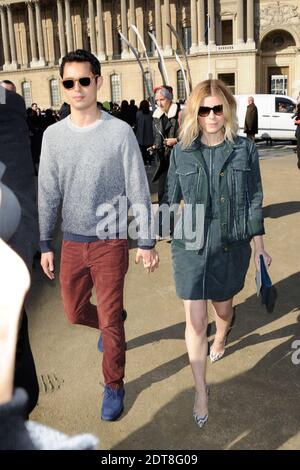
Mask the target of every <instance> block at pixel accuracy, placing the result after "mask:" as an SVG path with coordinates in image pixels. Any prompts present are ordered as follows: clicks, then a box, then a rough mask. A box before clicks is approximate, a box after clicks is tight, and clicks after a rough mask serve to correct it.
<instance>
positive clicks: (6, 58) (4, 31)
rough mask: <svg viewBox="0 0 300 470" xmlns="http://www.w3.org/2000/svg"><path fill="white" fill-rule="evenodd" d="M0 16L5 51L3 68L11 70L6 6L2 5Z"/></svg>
mask: <svg viewBox="0 0 300 470" xmlns="http://www.w3.org/2000/svg"><path fill="white" fill-rule="evenodd" d="M0 16H1V31H2V41H3V52H4V64H3V70H9V68H10V55H9V41H8V34H7V27H6V18H5V10H4V6H3V5H0Z"/></svg>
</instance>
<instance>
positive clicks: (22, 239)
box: [0, 87, 39, 414]
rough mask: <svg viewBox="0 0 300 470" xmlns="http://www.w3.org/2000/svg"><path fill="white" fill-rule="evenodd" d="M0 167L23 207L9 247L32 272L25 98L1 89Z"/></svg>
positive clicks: (33, 388)
mask: <svg viewBox="0 0 300 470" xmlns="http://www.w3.org/2000/svg"><path fill="white" fill-rule="evenodd" d="M0 149H1V153H0V163H2V164H3V165H1V167H2V170H1V171H0V173H1V174H0V177H2V180H1V181H2V183H3V184H5V185H6V186H8V188H9V189H10V190H12V191H13V192H14V194H15V196H16V197H17V199H18V201H19V203H20V206H21V211H22V212H21V220H20V224H19V226H18V229H17V231H16V232H15V233H14V235H13V236H12V237H11V238H10V239H9V240H8V244H9V245H10V246H11V248H13V250H15V251H16V252H17V253H18V254H19V255H20V256H21V258H22V259H23V260H24V261H25V263H26V265H27V268H28V269H29V270H31V267H32V261H33V256H34V253H35V252H36V249H37V242H38V226H37V208H36V197H35V181H34V174H33V165H32V159H31V153H30V142H29V131H28V126H27V122H26V110H25V103H24V100H23V98H22V97H21V96H20V95H18V94H17V93H15V92H13V91H9V90H7V89H4V88H2V87H0ZM27 323H28V322H27V316H26V312H25V310H23V315H22V321H21V325H20V329H19V337H18V344H17V354H16V371H15V383H14V384H15V386H16V387H22V388H25V390H26V391H27V393H28V395H29V406H28V410H27V414H28V413H30V412H31V411H32V410H33V408H34V407H35V405H36V403H37V400H38V394H39V387H38V381H37V376H36V370H35V365H34V360H33V357H32V352H31V348H30V342H29V337H28V325H27Z"/></svg>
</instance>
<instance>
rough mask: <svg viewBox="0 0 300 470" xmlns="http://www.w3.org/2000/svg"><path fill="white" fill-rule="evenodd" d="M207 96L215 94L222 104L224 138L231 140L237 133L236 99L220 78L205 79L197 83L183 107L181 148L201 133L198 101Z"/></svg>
mask: <svg viewBox="0 0 300 470" xmlns="http://www.w3.org/2000/svg"><path fill="white" fill-rule="evenodd" d="M208 96H217V97H218V98H220V100H221V102H222V104H223V115H224V119H225V123H224V137H225V139H228V140H231V141H233V140H234V138H235V137H236V135H237V132H238V121H237V116H236V101H235V98H234V96H233V94H232V93H231V92H230V90H229V89H228V88H227V86H226V85H225V83H223V82H222V81H221V80H205V81H203V82H200V83H198V85H197V86H196V87H195V88H194V90H193V91H192V93H191V94H190V96H189V98H188V101H187V104H186V106H185V108H184V112H183V121H182V125H181V129H180V134H179V138H180V141H181V146H182V148H183V149H185V148H187V147H189V146H190V145H191V144H192V142H193V141H194V140H195V139H197V137H198V136H200V135H201V134H202V129H201V126H200V124H199V121H198V111H199V107H200V103H201V102H202V100H203V99H204V98H207V97H208Z"/></svg>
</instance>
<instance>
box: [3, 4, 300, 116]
mask: <svg viewBox="0 0 300 470" xmlns="http://www.w3.org/2000/svg"><path fill="white" fill-rule="evenodd" d="M167 23H169V24H172V25H173V27H174V28H175V29H176V31H177V33H178V35H179V36H180V38H181V39H182V42H183V44H184V48H185V50H186V53H187V54H188V61H189V66H190V69H191V76H192V83H193V85H195V84H196V83H198V82H199V81H201V80H203V79H205V78H207V77H208V76H211V77H214V78H222V79H223V80H224V81H225V82H226V83H227V84H228V85H229V86H230V87H231V89H232V90H233V92H234V93H237V94H241V93H247V94H253V93H283V94H287V95H290V96H296V95H297V94H298V92H299V90H300V0H283V1H281V2H279V1H276V0H275V1H274V0H177V1H175V0H111V1H107V0H26V1H24V0H0V30H1V31H0V80H3V79H10V80H12V81H13V82H15V84H16V86H17V91H18V92H19V93H20V94H22V95H23V96H24V98H25V101H26V104H27V105H30V104H31V102H37V103H38V104H39V106H40V107H48V106H53V107H55V108H58V107H59V105H60V103H61V102H62V101H63V99H64V97H63V90H62V87H61V84H60V78H59V73H58V66H59V62H60V59H61V57H62V56H64V55H65V54H66V53H67V52H68V51H70V50H74V49H76V48H85V49H88V50H90V51H91V52H93V53H94V54H95V55H96V56H97V57H98V58H99V59H100V61H101V63H102V74H103V76H104V84H103V87H102V89H101V91H100V94H99V99H101V100H103V101H104V100H108V101H110V100H113V101H118V102H120V101H121V100H122V99H131V98H134V99H135V100H136V101H137V102H139V101H140V100H141V99H143V98H144V96H146V92H145V87H144V82H143V78H142V74H141V71H140V68H139V67H138V64H137V61H136V60H135V58H134V57H133V54H132V52H131V51H130V50H129V49H128V46H127V45H126V43H125V42H123V41H122V40H121V39H120V36H119V34H118V32H119V31H120V32H122V33H123V35H124V36H125V37H126V38H128V39H129V40H130V42H131V44H133V46H134V47H136V48H137V50H138V52H139V55H140V57H141V59H142V63H143V64H144V67H145V70H146V71H148V65H147V61H146V59H145V55H144V52H143V47H142V45H141V43H140V41H138V39H137V36H136V34H135V33H134V31H133V30H132V28H130V25H131V24H134V25H136V26H137V28H138V31H139V32H140V34H141V36H142V38H143V40H144V43H145V46H146V49H147V54H148V56H149V63H150V67H151V70H152V72H153V85H154V86H156V85H159V84H161V76H160V73H159V70H158V67H157V53H156V51H155V47H154V45H153V42H152V41H151V39H150V36H149V35H148V31H150V32H152V33H154V34H155V36H156V39H157V42H158V44H159V46H160V47H161V49H162V51H163V55H164V57H165V63H166V68H167V72H168V77H169V81H170V84H171V85H172V86H173V87H174V91H175V97H176V99H183V98H184V97H185V87H184V80H183V74H182V70H181V67H180V65H179V64H178V62H177V61H176V59H175V52H176V51H177V52H178V54H179V55H180V49H179V47H178V44H177V40H176V37H175V35H174V34H172V33H171V30H170V28H168V26H167ZM182 62H183V65H184V66H185V62H184V60H182ZM148 77H149V74H148Z"/></svg>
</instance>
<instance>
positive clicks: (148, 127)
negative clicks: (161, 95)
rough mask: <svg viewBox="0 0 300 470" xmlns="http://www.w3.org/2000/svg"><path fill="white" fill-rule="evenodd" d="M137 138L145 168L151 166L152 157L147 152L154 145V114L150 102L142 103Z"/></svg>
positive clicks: (139, 111)
mask: <svg viewBox="0 0 300 470" xmlns="http://www.w3.org/2000/svg"><path fill="white" fill-rule="evenodd" d="M135 135H136V138H137V141H138V143H139V146H140V149H141V153H142V157H143V160H144V165H145V166H151V159H152V157H151V155H150V152H148V151H147V148H148V147H151V146H152V145H153V124H152V113H151V111H150V109H149V101H147V100H143V101H141V102H140V108H139V110H138V112H137V113H136V133H135Z"/></svg>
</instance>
